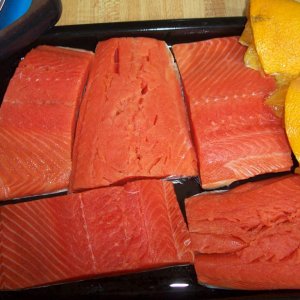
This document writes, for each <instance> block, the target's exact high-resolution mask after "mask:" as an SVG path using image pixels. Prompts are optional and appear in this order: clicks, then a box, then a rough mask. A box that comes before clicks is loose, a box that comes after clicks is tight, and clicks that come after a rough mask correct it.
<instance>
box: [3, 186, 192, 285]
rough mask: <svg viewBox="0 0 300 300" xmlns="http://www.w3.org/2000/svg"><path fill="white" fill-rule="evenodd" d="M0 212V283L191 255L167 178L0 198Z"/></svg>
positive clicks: (55, 278) (61, 278)
mask: <svg viewBox="0 0 300 300" xmlns="http://www.w3.org/2000/svg"><path fill="white" fill-rule="evenodd" d="M0 218H1V219H0V226H1V231H0V234H1V248H0V262H1V273H0V289H1V290H12V289H22V288H28V287H33V286H41V285H50V284H53V283H57V282H65V281H69V280H81V279H86V278H91V277H93V276H104V275H105V276H106V275H118V274H123V273H128V272H136V271H144V270H147V269H154V268H161V267H166V266H172V265H180V264H190V263H192V262H193V253H192V251H191V247H190V243H191V241H190V236H189V232H188V230H187V227H186V224H185V222H184V220H183V217H182V214H181V212H180V209H179V206H178V202H177V200H176V196H175V193H174V189H173V184H172V183H171V182H167V181H159V180H143V181H135V182H131V183H127V184H126V185H124V186H123V187H108V188H102V189H94V190H91V191H88V192H84V193H77V194H70V195H66V196H60V197H53V198H48V199H42V200H37V201H27V202H23V203H15V204H12V205H5V206H1V207H0Z"/></svg>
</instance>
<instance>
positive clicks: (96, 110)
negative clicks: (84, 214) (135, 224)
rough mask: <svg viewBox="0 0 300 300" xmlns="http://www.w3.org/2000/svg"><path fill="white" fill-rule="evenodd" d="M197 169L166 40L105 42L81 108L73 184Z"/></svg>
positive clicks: (79, 185) (94, 184)
mask: <svg viewBox="0 0 300 300" xmlns="http://www.w3.org/2000/svg"><path fill="white" fill-rule="evenodd" d="M197 173H198V171H197V162H196V155H195V152H194V149H193V146H192V143H191V139H190V132H189V125H188V120H187V115H186V109H185V105H184V99H183V97H182V93H181V88H180V84H179V78H178V74H177V71H176V70H175V65H174V61H173V58H172V55H171V53H170V51H169V50H168V48H167V45H166V44H165V43H164V42H162V41H158V40H154V39H149V38H114V39H110V40H107V41H104V42H100V43H99V44H98V46H97V49H96V56H95V63H94V65H93V68H92V71H91V75H90V80H89V84H88V86H87V92H86V94H85V97H84V99H83V103H82V107H81V110H80V116H79V121H78V127H77V132H76V139H75V146H74V169H73V175H72V188H73V190H82V189H88V188H95V187H100V186H107V185H111V184H114V183H120V182H123V181H124V180H127V179H134V178H146V177H155V178H164V177H168V176H176V177H180V176H195V175H197Z"/></svg>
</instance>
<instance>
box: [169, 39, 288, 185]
mask: <svg viewBox="0 0 300 300" xmlns="http://www.w3.org/2000/svg"><path fill="white" fill-rule="evenodd" d="M173 51H174V54H175V58H176V61H177V63H178V66H179V70H180V73H181V76H182V80H183V85H184V90H185V94H186V97H187V101H188V104H189V109H190V115H191V120H192V131H193V137H194V142H195V145H196V149H197V154H198V160H199V165H200V177H201V182H202V187H203V188H205V189H211V188H217V187H220V186H226V185H229V184H230V183H232V182H234V181H237V180H241V179H246V178H249V177H252V176H255V175H259V174H263V173H271V172H281V171H287V170H289V169H290V167H291V166H292V159H291V151H290V148H289V145H288V142H287V138H286V136H285V132H284V129H283V128H282V124H281V120H280V119H278V118H277V117H275V116H274V115H273V113H272V111H271V110H270V108H268V107H267V106H266V105H265V104H264V98H265V97H266V96H267V95H269V93H270V92H272V91H273V90H274V88H275V81H274V79H273V78H271V77H265V76H263V75H262V74H260V73H259V72H258V71H254V70H251V69H249V68H247V67H246V66H245V65H244V62H243V57H244V53H245V51H246V48H245V47H243V46H242V45H240V44H239V43H238V38H236V37H226V38H216V39H211V40H207V41H200V42H195V43H190V44H178V45H174V46H173Z"/></svg>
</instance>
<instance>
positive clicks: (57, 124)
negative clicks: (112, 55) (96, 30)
mask: <svg viewBox="0 0 300 300" xmlns="http://www.w3.org/2000/svg"><path fill="white" fill-rule="evenodd" d="M93 56H94V55H93V53H91V52H82V51H74V50H70V49H64V48H58V47H50V46H40V47H37V48H36V49H33V50H31V51H30V52H29V53H28V54H27V55H26V57H25V58H24V59H23V60H22V61H21V62H20V64H19V66H18V68H17V70H16V72H15V74H14V76H13V78H12V79H11V81H10V83H9V86H8V89H7V91H6V94H5V96H4V100H3V103H2V105H1V109H0V199H1V200H3V199H11V198H19V197H23V196H29V195H36V194H43V193H49V192H55V191H58V190H61V189H66V188H67V187H68V185H69V177H70V173H71V154H72V141H73V135H74V129H75V118H76V114H77V110H78V105H79V104H80V101H81V97H82V93H83V89H84V86H85V83H86V80H87V76H88V72H89V68H90V65H91V62H92V59H93Z"/></svg>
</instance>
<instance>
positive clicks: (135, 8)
mask: <svg viewBox="0 0 300 300" xmlns="http://www.w3.org/2000/svg"><path fill="white" fill-rule="evenodd" d="M246 3H247V0H62V4H63V13H62V16H61V19H60V21H59V22H58V24H59V25H67V24H86V23H107V22H120V21H137V20H161V19H180V18H206V17H222V16H241V15H244V14H245V7H246Z"/></svg>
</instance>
